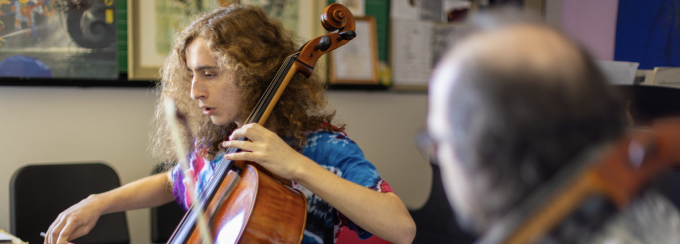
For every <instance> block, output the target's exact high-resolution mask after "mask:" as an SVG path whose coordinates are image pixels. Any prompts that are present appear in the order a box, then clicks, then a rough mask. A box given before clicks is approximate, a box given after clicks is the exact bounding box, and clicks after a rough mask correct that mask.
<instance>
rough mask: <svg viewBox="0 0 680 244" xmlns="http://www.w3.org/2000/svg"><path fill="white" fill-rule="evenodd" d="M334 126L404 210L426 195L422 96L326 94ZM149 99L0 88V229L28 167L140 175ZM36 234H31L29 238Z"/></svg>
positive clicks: (144, 228)
mask: <svg viewBox="0 0 680 244" xmlns="http://www.w3.org/2000/svg"><path fill="white" fill-rule="evenodd" d="M328 97H329V100H330V102H331V105H332V106H333V107H335V108H336V109H337V110H338V116H337V117H338V119H340V120H341V121H343V122H345V123H347V124H348V127H347V128H348V130H347V132H348V134H349V136H350V137H351V138H352V139H354V140H355V141H356V142H357V143H358V144H359V146H361V147H362V149H363V150H364V152H365V154H366V157H367V158H368V159H369V160H371V161H372V162H374V163H375V165H376V167H377V168H378V170H379V171H380V172H381V174H382V176H383V178H384V179H385V180H386V181H387V182H389V183H390V185H391V186H392V187H393V188H394V190H395V191H396V192H397V194H398V195H399V196H400V197H401V198H402V199H403V200H404V202H405V203H406V205H407V206H409V207H411V208H418V207H420V206H422V204H424V202H425V200H426V199H427V197H428V194H429V187H430V184H431V182H430V181H431V175H430V174H431V171H430V169H429V168H428V167H427V163H426V161H425V160H424V159H423V158H422V157H421V156H420V154H419V153H418V151H417V150H416V148H415V146H414V144H413V136H414V135H415V133H416V131H418V130H421V129H424V128H425V114H426V109H427V98H426V97H427V96H426V94H424V93H420V94H399V93H389V92H356V91H353V92H339V91H335V92H330V93H329V95H328ZM155 98H156V96H155V95H154V94H153V92H152V91H151V90H147V89H140V88H45V87H0V114H1V116H0V155H2V159H0V167H1V168H2V170H1V171H0V199H2V200H0V229H4V230H6V231H9V229H10V226H9V181H10V178H11V175H12V173H13V172H14V171H16V170H17V169H19V168H20V167H21V166H23V165H26V164H33V163H54V162H86V161H94V160H98V161H99V160H101V161H104V162H107V163H108V164H109V165H110V166H112V167H113V168H114V169H115V170H116V171H117V172H118V174H119V176H120V179H121V182H122V183H123V184H125V183H129V182H132V181H134V180H136V179H139V178H142V177H145V176H147V175H148V174H149V173H150V171H151V169H152V168H153V164H154V163H155V162H153V161H152V159H151V158H150V156H149V154H148V153H147V151H146V147H147V142H148V134H149V130H150V128H151V126H150V124H149V122H150V120H151V116H152V113H153V110H154V108H153V103H154V100H155ZM149 215H150V213H149V210H148V209H142V210H134V211H128V212H127V217H128V224H129V230H130V234H131V238H132V243H135V244H140V243H150V239H151V238H150V234H149V233H150V220H149ZM36 234H37V233H36Z"/></svg>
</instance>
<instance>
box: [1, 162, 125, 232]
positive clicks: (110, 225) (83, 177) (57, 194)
mask: <svg viewBox="0 0 680 244" xmlns="http://www.w3.org/2000/svg"><path fill="white" fill-rule="evenodd" d="M119 186H120V180H119V179H118V174H116V172H115V171H114V170H113V169H112V168H111V167H109V166H108V165H106V164H103V163H78V164H42V165H27V166H24V167H22V168H20V169H19V170H17V171H16V172H14V174H13V175H12V179H11V182H10V230H11V233H12V234H13V235H15V236H17V237H19V238H21V239H22V240H24V241H28V242H29V243H42V242H43V238H42V237H41V236H40V232H46V231H47V229H48V228H49V226H50V224H52V222H53V221H54V220H56V219H57V216H58V215H59V213H61V212H62V211H64V210H66V209H67V208H69V207H70V206H72V205H74V204H76V203H78V202H79V201H80V200H83V199H85V198H87V197H88V196H89V195H91V194H96V193H102V192H105V191H108V190H111V189H114V188H116V187H119ZM69 241H71V240H69ZM73 242H75V243H78V244H86V243H102V244H104V243H107V244H109V243H110V244H117V243H121V244H123V243H125V244H127V243H130V236H129V233H128V227H127V219H126V216H125V212H119V213H112V214H106V215H103V216H101V217H100V218H99V221H97V224H96V225H95V226H94V228H93V229H92V230H91V231H90V233H89V234H87V235H85V236H83V237H80V238H78V239H76V240H73Z"/></svg>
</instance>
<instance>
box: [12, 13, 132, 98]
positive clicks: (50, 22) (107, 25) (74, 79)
mask: <svg viewBox="0 0 680 244" xmlns="http://www.w3.org/2000/svg"><path fill="white" fill-rule="evenodd" d="M116 3H117V2H116V1H114V0H90V1H76V2H71V1H39V0H23V1H0V85H74V84H82V85H87V84H91V85H97V84H98V83H110V82H113V81H117V80H118V79H119V69H118V62H117V53H118V50H117V42H116V23H117V22H118V21H117V17H116V7H117V4H116Z"/></svg>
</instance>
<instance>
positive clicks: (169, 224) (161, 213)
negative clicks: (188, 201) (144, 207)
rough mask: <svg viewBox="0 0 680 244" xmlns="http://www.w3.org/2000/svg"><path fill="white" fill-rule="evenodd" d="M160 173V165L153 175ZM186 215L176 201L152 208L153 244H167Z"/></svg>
mask: <svg viewBox="0 0 680 244" xmlns="http://www.w3.org/2000/svg"><path fill="white" fill-rule="evenodd" d="M160 172H162V166H161V165H158V166H157V167H156V168H155V169H154V170H153V171H152V172H151V174H157V173H160ZM184 213H185V211H184V209H182V208H181V207H180V206H179V204H177V202H175V201H172V202H169V203H166V204H165V205H162V206H158V207H155V208H151V243H166V242H167V241H168V240H169V239H170V236H172V233H173V232H174V231H175V228H177V225H179V222H180V221H181V220H182V217H184Z"/></svg>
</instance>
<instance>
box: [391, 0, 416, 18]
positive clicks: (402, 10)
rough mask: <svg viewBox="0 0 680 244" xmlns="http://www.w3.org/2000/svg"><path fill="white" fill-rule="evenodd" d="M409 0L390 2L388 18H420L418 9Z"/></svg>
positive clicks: (393, 0)
mask: <svg viewBox="0 0 680 244" xmlns="http://www.w3.org/2000/svg"><path fill="white" fill-rule="evenodd" d="M412 2H415V1H411V0H392V1H391V2H390V15H391V16H390V18H392V19H410V20H417V19H418V18H419V16H420V13H419V12H418V7H417V6H416V5H415V4H414V5H412V4H411V3H412Z"/></svg>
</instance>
